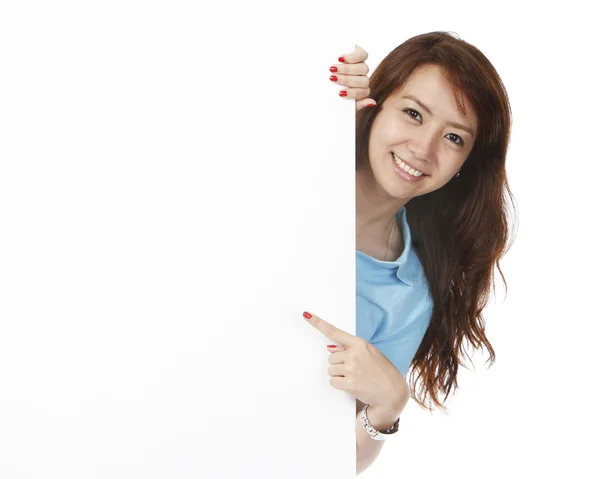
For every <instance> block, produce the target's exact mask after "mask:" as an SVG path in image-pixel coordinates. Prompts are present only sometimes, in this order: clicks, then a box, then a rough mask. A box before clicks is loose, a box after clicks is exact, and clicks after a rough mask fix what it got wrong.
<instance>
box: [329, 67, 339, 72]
mask: <svg viewBox="0 0 600 479" xmlns="http://www.w3.org/2000/svg"><path fill="white" fill-rule="evenodd" d="M329 71H330V72H331V73H335V72H337V67H331V68H330V69H329Z"/></svg>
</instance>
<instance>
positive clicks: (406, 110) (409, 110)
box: [402, 108, 422, 121]
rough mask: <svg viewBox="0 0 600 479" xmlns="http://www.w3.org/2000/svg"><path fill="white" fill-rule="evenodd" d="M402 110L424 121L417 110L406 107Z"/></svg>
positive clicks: (415, 118) (414, 118)
mask: <svg viewBox="0 0 600 479" xmlns="http://www.w3.org/2000/svg"><path fill="white" fill-rule="evenodd" d="M402 111H403V112H404V113H406V114H407V115H408V116H410V117H411V118H412V119H413V120H417V121H422V118H421V114H420V113H419V112H418V111H417V110H413V109H412V108H406V109H404V110H402ZM413 113H414V114H413Z"/></svg>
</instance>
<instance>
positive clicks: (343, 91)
mask: <svg viewBox="0 0 600 479" xmlns="http://www.w3.org/2000/svg"><path fill="white" fill-rule="evenodd" d="M340 96H348V92H347V91H346V90H342V91H341V92H340Z"/></svg>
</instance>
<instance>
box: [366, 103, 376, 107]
mask: <svg viewBox="0 0 600 479" xmlns="http://www.w3.org/2000/svg"><path fill="white" fill-rule="evenodd" d="M367 106H369V107H370V106H377V105H376V104H375V103H369V104H368V105H367Z"/></svg>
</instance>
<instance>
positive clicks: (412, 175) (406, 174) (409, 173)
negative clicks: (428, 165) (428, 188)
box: [392, 153, 430, 181]
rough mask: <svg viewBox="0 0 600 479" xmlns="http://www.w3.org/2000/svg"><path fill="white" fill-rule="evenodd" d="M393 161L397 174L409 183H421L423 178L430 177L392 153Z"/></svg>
mask: <svg viewBox="0 0 600 479" xmlns="http://www.w3.org/2000/svg"><path fill="white" fill-rule="evenodd" d="M392 160H393V162H394V170H396V173H398V174H399V175H400V176H401V177H402V178H404V179H406V180H408V181H420V180H422V179H423V178H426V177H428V176H430V175H427V174H425V173H423V172H422V171H420V170H417V169H416V168H414V167H413V166H412V165H409V164H408V163H406V162H405V161H403V160H401V159H400V158H399V157H397V156H396V155H395V154H394V153H392Z"/></svg>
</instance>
